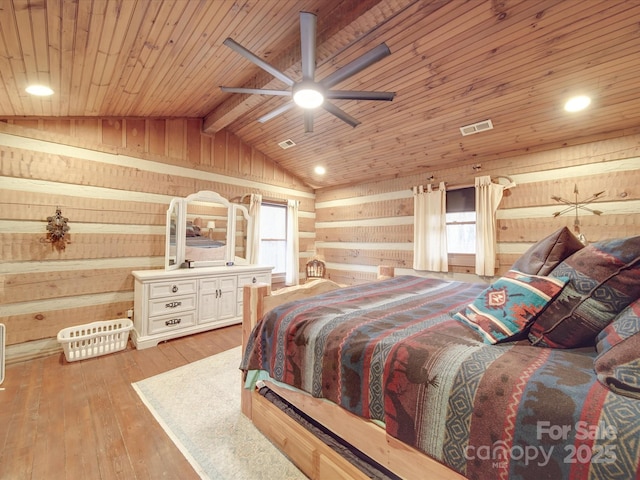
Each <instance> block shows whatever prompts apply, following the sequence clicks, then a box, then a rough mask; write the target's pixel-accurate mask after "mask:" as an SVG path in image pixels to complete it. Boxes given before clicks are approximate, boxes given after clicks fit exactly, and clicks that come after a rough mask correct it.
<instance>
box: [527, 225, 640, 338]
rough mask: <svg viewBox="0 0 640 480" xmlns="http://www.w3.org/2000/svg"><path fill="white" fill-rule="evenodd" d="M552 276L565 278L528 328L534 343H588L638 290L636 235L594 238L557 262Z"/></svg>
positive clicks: (639, 263)
mask: <svg viewBox="0 0 640 480" xmlns="http://www.w3.org/2000/svg"><path fill="white" fill-rule="evenodd" d="M550 276H551V277H568V278H569V283H568V284H567V286H566V288H565V289H564V290H563V291H562V293H561V294H560V295H558V297H557V298H556V299H555V300H554V301H553V302H551V303H550V304H549V306H548V307H547V309H546V310H545V311H544V312H543V313H542V314H541V315H540V316H539V317H538V318H537V319H536V321H535V322H534V323H533V325H532V326H531V330H530V331H529V340H530V341H531V343H532V344H533V345H537V346H543V347H552V348H575V347H585V346H592V345H594V344H595V339H596V336H597V335H598V333H600V332H601V331H602V330H603V329H604V328H605V327H606V326H607V325H608V324H609V323H610V322H611V321H613V319H614V318H615V317H616V316H617V315H618V314H619V313H620V312H622V310H624V309H625V308H626V307H627V306H628V305H629V304H630V303H631V302H633V301H635V300H636V299H638V297H639V296H640V236H638V237H629V238H622V239H615V240H607V241H603V242H598V243H593V244H591V245H588V246H586V247H585V248H583V249H581V250H578V251H577V252H576V253H574V254H573V255H571V256H570V257H569V258H567V259H566V260H564V261H563V262H562V263H561V264H560V265H558V266H557V267H556V268H555V269H554V270H553V271H552V272H551V274H550Z"/></svg>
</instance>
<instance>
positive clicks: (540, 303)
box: [453, 270, 567, 343]
mask: <svg viewBox="0 0 640 480" xmlns="http://www.w3.org/2000/svg"><path fill="white" fill-rule="evenodd" d="M566 282H567V279H563V278H551V277H541V276H538V275H528V274H526V273H522V272H518V271H516V270H509V271H508V272H507V273H506V274H505V275H504V276H503V277H501V278H499V279H498V280H497V281H495V282H494V283H493V284H491V286H489V287H488V288H487V289H485V290H484V291H482V293H480V295H478V296H477V297H476V299H475V300H474V301H473V302H472V303H470V304H469V305H468V306H467V307H465V308H464V310H462V311H460V312H458V313H456V314H454V316H453V317H454V318H455V319H456V320H459V321H461V322H462V323H464V324H465V325H467V326H469V327H471V328H472V329H474V330H476V331H477V332H478V333H480V335H482V338H483V340H484V342H485V343H498V342H499V341H507V340H512V339H515V338H517V337H519V336H520V335H521V334H523V333H524V332H526V330H527V328H528V327H529V325H530V324H531V322H533V321H534V320H535V318H536V316H537V315H538V314H540V312H542V311H543V310H544V309H545V307H546V306H547V304H548V303H549V302H550V301H551V300H552V299H553V298H555V297H556V296H557V295H558V294H559V293H560V291H561V290H562V288H563V287H564V285H565V284H566Z"/></svg>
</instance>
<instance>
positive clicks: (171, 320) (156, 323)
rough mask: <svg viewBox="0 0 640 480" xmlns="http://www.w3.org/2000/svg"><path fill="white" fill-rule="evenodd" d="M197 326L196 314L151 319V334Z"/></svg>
mask: <svg viewBox="0 0 640 480" xmlns="http://www.w3.org/2000/svg"><path fill="white" fill-rule="evenodd" d="M195 324H196V312H195V310H192V311H190V312H182V313H175V314H173V315H165V316H162V317H154V318H149V334H154V333H163V332H169V331H172V330H176V331H177V330H182V329H183V328H185V327H191V326H193V325H195Z"/></svg>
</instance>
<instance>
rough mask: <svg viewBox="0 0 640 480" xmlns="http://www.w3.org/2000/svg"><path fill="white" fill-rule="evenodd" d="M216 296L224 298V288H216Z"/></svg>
mask: <svg viewBox="0 0 640 480" xmlns="http://www.w3.org/2000/svg"><path fill="white" fill-rule="evenodd" d="M216 298H222V290H220V289H218V288H217V289H216Z"/></svg>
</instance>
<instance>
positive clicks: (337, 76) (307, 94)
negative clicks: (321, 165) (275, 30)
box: [220, 12, 395, 132]
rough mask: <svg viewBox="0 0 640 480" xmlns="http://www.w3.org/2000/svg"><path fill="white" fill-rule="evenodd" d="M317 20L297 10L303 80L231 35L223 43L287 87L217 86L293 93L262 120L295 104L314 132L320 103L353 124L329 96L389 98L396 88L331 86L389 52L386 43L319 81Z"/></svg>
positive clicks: (252, 91)
mask: <svg viewBox="0 0 640 480" xmlns="http://www.w3.org/2000/svg"><path fill="white" fill-rule="evenodd" d="M316 23H317V17H316V15H315V14H313V13H309V12H300V41H301V49H302V52H301V53H302V80H301V81H299V82H296V81H295V80H293V79H292V78H291V77H289V76H288V75H286V74H284V73H283V72H281V71H280V70H278V69H277V68H275V67H273V66H272V65H270V64H269V63H267V62H265V61H264V60H262V59H261V58H259V57H257V56H256V55H254V54H253V53H251V52H250V51H249V50H247V49H246V48H244V47H243V46H242V45H240V44H239V43H237V42H236V41H234V40H233V39H231V38H227V39H226V40H225V41H224V42H223V44H224V45H226V46H227V47H229V48H231V49H232V50H234V51H235V52H237V53H239V54H240V55H242V56H243V57H245V58H246V59H247V60H249V61H251V62H253V63H255V64H256V65H257V66H259V67H260V68H262V69H263V70H265V71H267V72H268V73H270V74H271V75H273V76H274V77H276V78H277V79H279V80H281V81H283V82H284V83H286V84H287V85H288V86H289V87H291V89H289V90H269V89H260V88H234V87H220V89H221V90H222V91H223V92H229V93H249V94H259V95H277V96H286V97H293V101H290V102H287V103H285V104H283V105H281V106H280V107H278V108H276V109H275V110H273V111H271V112H269V113H267V114H266V115H263V116H262V117H260V118H259V119H258V121H259V122H261V123H264V122H266V121H268V120H270V119H272V118H274V117H276V116H278V115H280V114H281V113H284V112H286V111H288V110H291V109H292V108H293V107H294V106H295V105H298V106H300V107H302V108H303V109H304V129H305V132H313V110H314V109H316V108H318V107H320V106H321V107H322V108H324V109H325V110H326V111H327V112H329V113H331V114H333V115H335V116H336V117H338V118H339V119H340V120H342V121H344V122H346V123H348V124H349V125H351V126H352V127H356V126H357V125H359V124H360V122H359V121H358V120H357V119H355V118H353V117H352V116H351V115H349V114H348V113H346V112H345V111H343V110H342V109H341V108H339V107H337V106H336V105H335V104H334V103H331V102H330V101H329V100H385V101H391V100H393V97H394V96H395V92H363V91H356V90H331V87H333V86H334V85H337V84H338V83H340V82H342V81H343V80H346V79H347V78H349V77H351V76H353V75H355V74H356V73H358V72H361V71H362V70H364V69H365V68H367V67H369V66H371V65H373V64H374V63H376V62H378V61H380V60H382V59H383V58H385V57H387V56H388V55H390V54H391V51H390V50H389V47H387V45H386V44H385V43H381V44H380V45H378V46H377V47H375V48H373V49H371V50H369V51H368V52H367V53H365V54H363V55H362V56H360V57H358V58H356V59H355V60H353V61H352V62H350V63H348V64H347V65H345V66H344V67H342V68H340V69H338V70H336V71H335V72H333V73H332V74H330V75H328V76H327V77H325V78H323V79H322V80H320V81H316V80H315V70H316Z"/></svg>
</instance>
